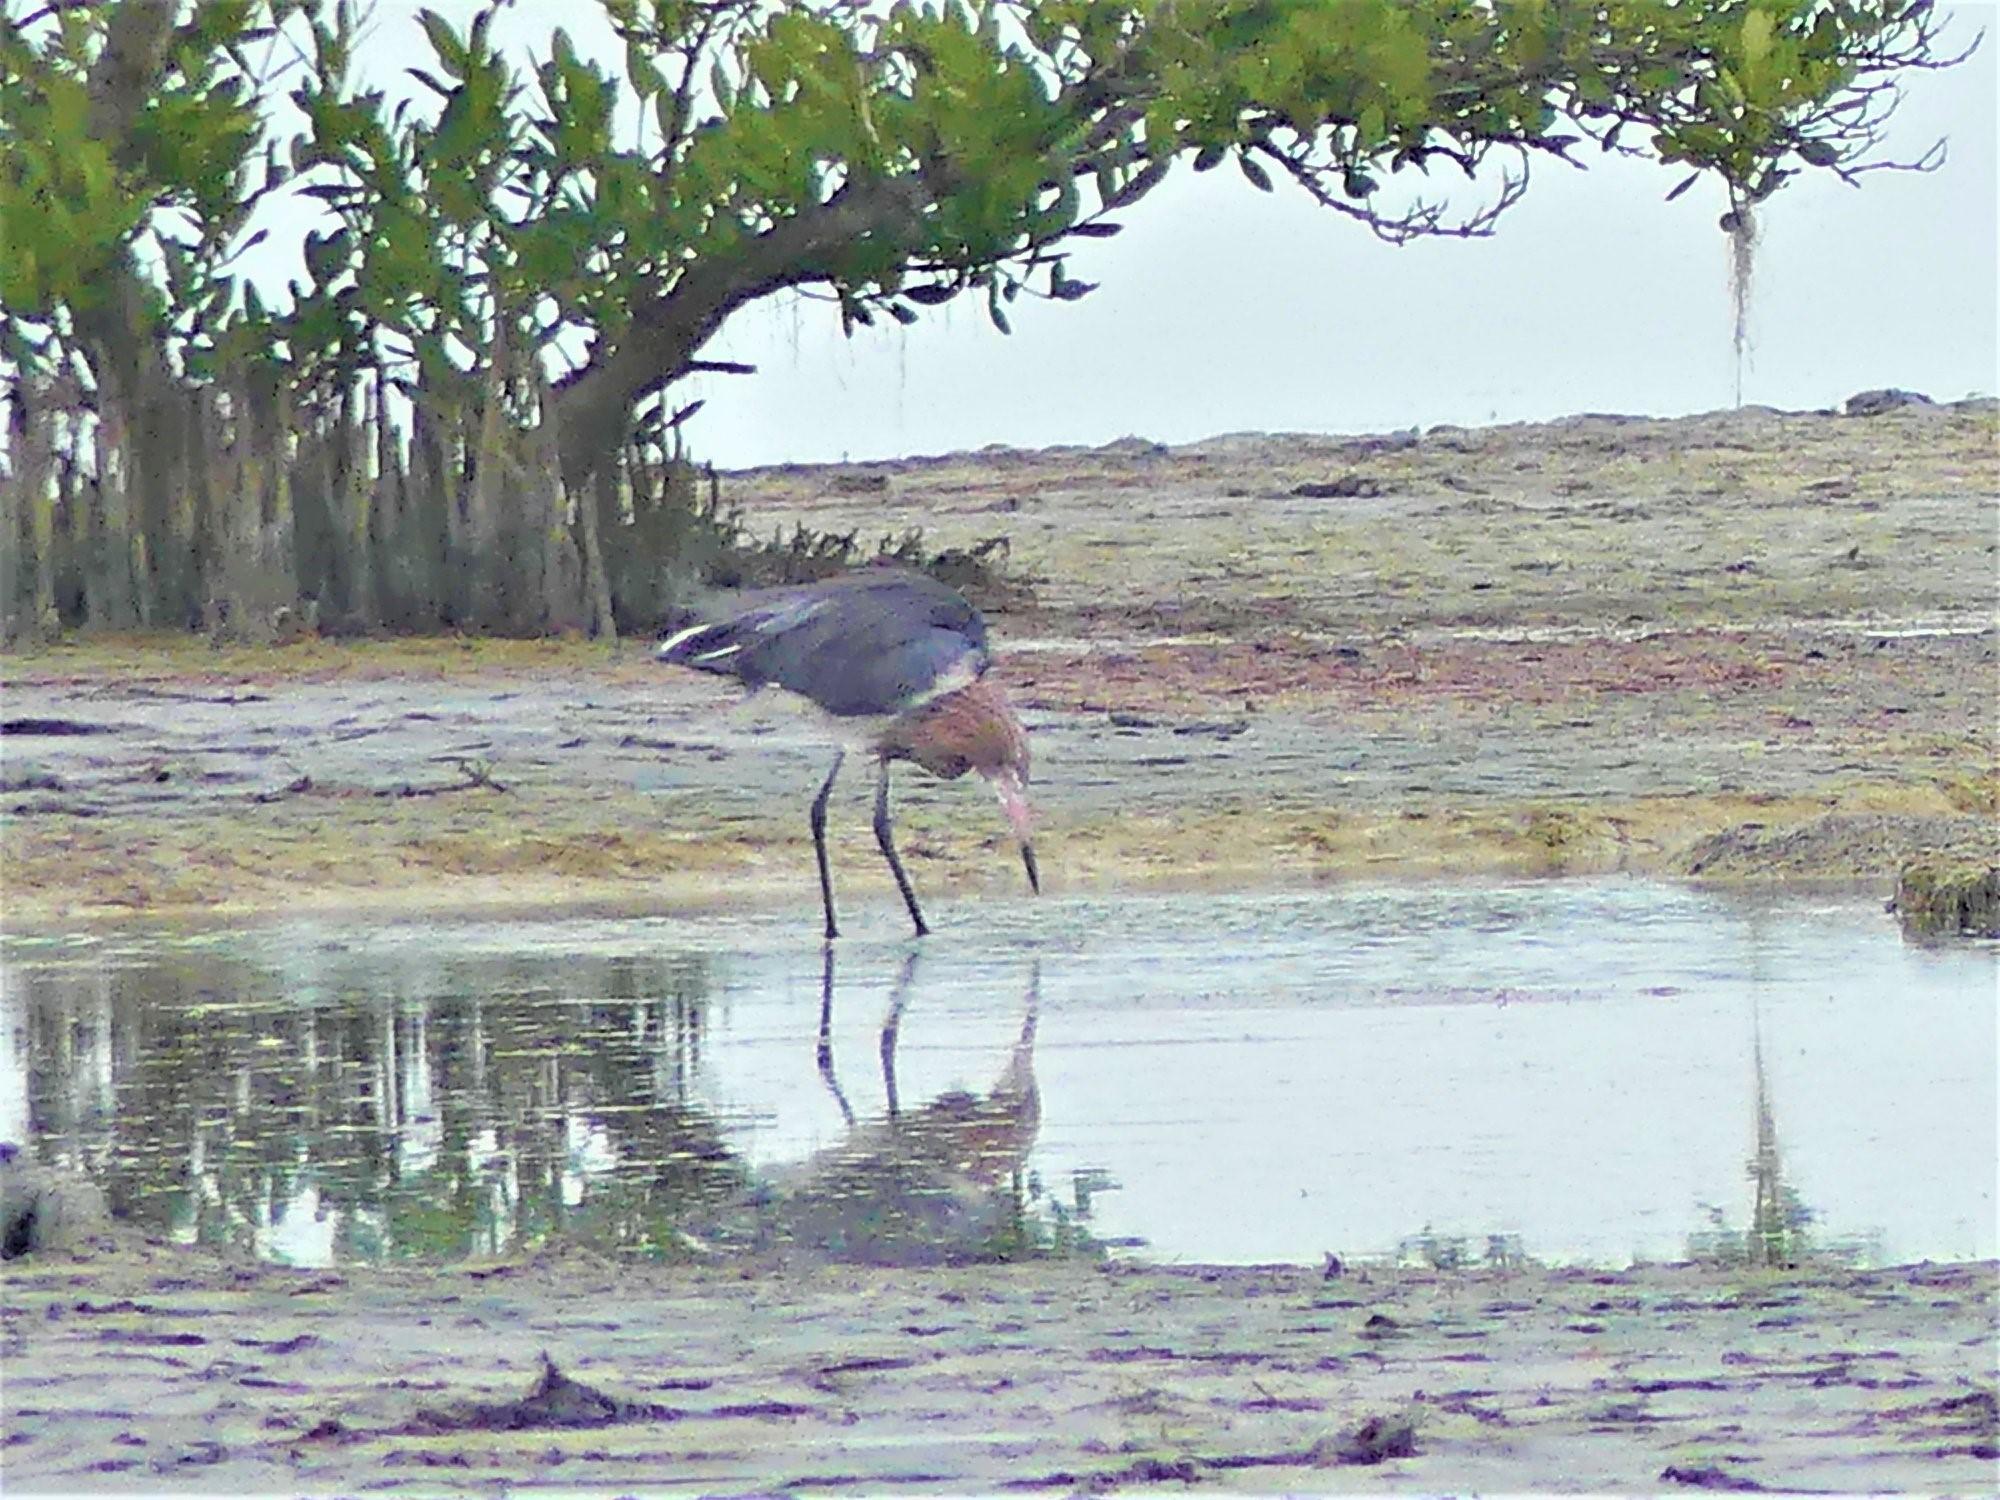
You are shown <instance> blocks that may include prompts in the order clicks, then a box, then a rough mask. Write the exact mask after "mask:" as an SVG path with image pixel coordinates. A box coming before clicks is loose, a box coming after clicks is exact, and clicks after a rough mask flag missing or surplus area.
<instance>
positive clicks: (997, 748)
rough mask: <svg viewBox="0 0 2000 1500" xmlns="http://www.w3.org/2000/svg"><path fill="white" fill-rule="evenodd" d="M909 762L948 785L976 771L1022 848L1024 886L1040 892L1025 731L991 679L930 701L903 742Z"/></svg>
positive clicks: (1005, 698)
mask: <svg viewBox="0 0 2000 1500" xmlns="http://www.w3.org/2000/svg"><path fill="white" fill-rule="evenodd" d="M906 744H907V746H908V750H907V753H908V754H909V756H910V758H911V759H912V760H914V761H916V762H917V764H919V765H921V766H922V767H923V768H924V769H925V770H927V771H929V772H930V773H931V774H932V775H934V776H942V777H944V778H945V779H946V780H947V781H949V780H953V779H955V778H957V777H960V776H963V775H964V774H965V773H966V772H967V771H977V772H978V773H979V774H980V775H981V776H984V777H985V778H986V779H987V781H988V782H990V783H991V784H992V787H993V791H994V793H995V795H997V796H998V797H999V799H1000V810H1001V811H1002V812H1003V813H1005V814H1006V816H1007V826H1008V827H1010V828H1012V829H1013V830H1014V837H1015V838H1016V839H1018V840H1019V841H1020V844H1021V863H1022V865H1023V867H1025V868H1026V870H1027V872H1028V885H1029V887H1030V888H1031V889H1033V890H1034V891H1035V892H1036V893H1037V894H1039V893H1040V891H1041V889H1042V876H1041V871H1040V869H1039V868H1038V867H1037V865H1036V863H1035V844H1034V818H1033V814H1032V812H1031V810H1030V808H1029V807H1028V771H1029V764H1030V759H1031V757H1030V755H1029V752H1028V731H1027V730H1026V729H1024V728H1023V727H1022V726H1021V721H1020V720H1019V719H1018V718H1016V717H1015V714H1014V706H1013V705H1012V704H1011V703H1009V702H1008V701H1007V695H1006V694H1005V693H1004V692H1002V691H1001V689H1000V685H999V684H998V683H997V682H994V681H993V680H992V679H991V678H987V677H981V678H978V679H976V680H975V681H973V682H972V683H970V684H969V685H967V686H965V687H963V688H960V689H959V690H958V691H957V692H954V693H950V694H947V695H946V696H944V697H942V698H938V699H936V700H934V701H933V702H932V703H930V704H929V705H927V706H926V707H925V709H924V710H923V711H922V713H921V715H920V717H919V718H918V719H917V721H916V722H915V723H914V724H913V725H912V726H911V729H910V731H909V732H908V734H907V737H906Z"/></svg>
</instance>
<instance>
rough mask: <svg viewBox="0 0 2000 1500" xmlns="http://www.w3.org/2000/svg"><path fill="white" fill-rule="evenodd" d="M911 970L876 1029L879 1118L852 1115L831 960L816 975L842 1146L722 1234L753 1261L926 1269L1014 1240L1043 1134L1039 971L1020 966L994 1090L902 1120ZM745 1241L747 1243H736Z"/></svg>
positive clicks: (822, 1066)
mask: <svg viewBox="0 0 2000 1500" xmlns="http://www.w3.org/2000/svg"><path fill="white" fill-rule="evenodd" d="M918 966H919V959H918V957H917V955H916V954H911V955H910V957H909V958H908V959H907V960H906V961H905V962H904V964H903V968H902V972H901V973H900V974H898V975H897V978H896V982H895V986H894V988H893V990H892V991H891V994H890V1000H889V1010H888V1014H887V1015H886V1017H885V1018H884V1020H883V1023H882V1037H881V1063H882V1085H883V1093H884V1097H885V1099H886V1101H887V1107H886V1109H885V1111H884V1113H883V1114H882V1115H881V1117H880V1118H876V1119H868V1118H863V1117H859V1116H857V1115H856V1114H855V1112H854V1108H853V1106H852V1105H851V1104H849V1102H848V1099H847V1094H846V1091H845V1090H844V1089H843V1088H842V1087H841V1084H840V1075H839V1070H838V1068H837V1066H836V1062H835V1057H834V1049H833V1005H834V989H835V984H834V956H833V947H832V945H831V944H829V945H828V946H827V949H826V957H825V964H824V968H823V969H822V971H821V987H820V1018H819V1037H818V1052H819V1071H820V1076H821V1078H823V1079H824V1080H825V1082H826V1086H827V1089H828V1091H829V1092H830V1093H831V1094H832V1095H833V1099H834V1102H835V1104H836V1105H838V1107H839V1109H840V1113H841V1116H842V1118H843V1119H844V1120H845V1121H846V1122H847V1135H846V1138H845V1139H844V1140H842V1141H841V1142H840V1144H838V1145H836V1146H832V1147H828V1148H827V1149H825V1150H823V1151H820V1152H818V1153H817V1154H815V1155H813V1156H811V1157H809V1158H807V1159H806V1160H805V1161H804V1162H801V1163H799V1164H798V1165H797V1166H795V1167H792V1168H790V1169H788V1170H786V1171H783V1172H781V1173H779V1174H776V1175H775V1176H774V1177H772V1178H771V1179H769V1180H768V1181H767V1182H766V1183H765V1184H763V1185H762V1186H761V1187H760V1189H759V1190H758V1191H757V1192H756V1193H755V1194H754V1195H753V1200H752V1201H749V1202H746V1203H745V1204H743V1205H742V1208H743V1209H744V1210H745V1211H746V1215H747V1217H748V1219H749V1222H748V1223H747V1224H746V1223H745V1222H744V1219H743V1217H741V1216H738V1217H736V1218H735V1222H733V1223H731V1224H730V1225H728V1226H727V1227H725V1228H724V1229H723V1230H722V1235H723V1238H725V1239H726V1240H733V1241H736V1242H737V1245H738V1246H741V1247H742V1248H748V1249H753V1250H766V1251H769V1250H779V1251H788V1252H799V1253H804V1254H808V1255H817V1256H821V1257H825V1258H828V1259H833V1260H846V1261H862V1262H867V1263H870V1264H882V1265H934V1264H938V1263H941V1262H949V1261H963V1260H976V1259H983V1258H988V1257H991V1256H993V1255H996V1254H1002V1253H1005V1248H1006V1246H1008V1245H1009V1244H1012V1243H1015V1242H1016V1241H1017V1240H1018V1239H1019V1237H1020V1230H1021V1222H1022V1215H1023V1212H1024V1209H1023V1195H1024V1190H1023V1180H1022V1179H1023V1167H1024V1164H1025V1162H1026V1161H1027V1157H1028V1152H1029V1149H1030V1148H1031V1147H1032V1146H1033V1145H1034V1141H1035V1135H1036V1132H1037V1130H1038V1129H1039V1128H1040V1125H1041V1096H1040V1093H1039V1092H1038V1091H1037V1089H1036V1086H1035V1069H1034V1050H1035V1022H1036V1013H1037V1009H1038V1007H1039V1004H1040V998H1041V965H1040V962H1039V961H1038V960H1037V961H1034V962H1032V963H1031V964H1030V967H1029V970H1028V976H1027V984H1026V988H1025V991H1024V993H1023V996H1022V1017H1021V1029H1020V1032H1019V1035H1018V1037H1017V1038H1016V1040H1015V1043H1014V1046H1013V1049H1012V1051H1011V1053H1010V1054H1009V1056H1008V1059H1007V1062H1006V1065H1005V1066H1004V1067H1003V1068H1002V1069H1001V1071H1000V1074H999V1076H998V1077H997V1078H996V1079H995V1080H994V1083H993V1086H992V1087H991V1088H990V1089H988V1090H987V1091H986V1092H985V1093H983V1094H973V1093H968V1092H966V1091H965V1090H962V1089H953V1090H950V1091H948V1092H946V1093H944V1094H941V1095H939V1096H938V1097H937V1098H935V1099H933V1100H931V1101H930V1102H928V1103H926V1104H923V1105H921V1106H919V1107H917V1108H914V1109H905V1108H904V1107H903V1101H902V1097H901V1094H900V1092H899V1090H898V1088H897V1084H896V1042H897V1036H898V1033H899V1030H900V1028H901V1025H902V1020H903V1014H904V1011H905V1010H906V1009H907V1007H908V1005H909V1003H910V1000H911V997H912V995H913V994H914V993H915V992H916V980H917V974H918ZM746 1239H747V1241H748V1243H747V1244H746V1243H745V1241H746Z"/></svg>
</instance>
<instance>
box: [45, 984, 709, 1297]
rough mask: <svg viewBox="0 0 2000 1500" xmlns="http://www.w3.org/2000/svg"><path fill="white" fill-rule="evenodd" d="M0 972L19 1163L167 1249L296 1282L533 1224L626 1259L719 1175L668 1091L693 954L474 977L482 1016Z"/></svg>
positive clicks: (703, 1115) (459, 1005) (694, 1017)
mask: <svg viewBox="0 0 2000 1500" xmlns="http://www.w3.org/2000/svg"><path fill="white" fill-rule="evenodd" d="M14 977H15V979H16V980H17V981H18V985H19V989H18V990H17V993H16V997H15V999H16V1005H15V1006H14V1007H13V1009H14V1013H15V1015H16V1016H17V1017H18V1018H19V1020H18V1022H17V1024H19V1025H21V1026H22V1028H23V1029H24V1030H25V1033H26V1035H25V1038H24V1046H23V1048H22V1051H23V1054H24V1056H25V1058H26V1064H27V1068H26V1071H27V1078H26V1088H25V1092H26V1094H27V1103H28V1121H27V1123H28V1133H29V1137H30V1144H31V1146H32V1149H33V1150H34V1151H35V1153H36V1154H37V1155H38V1156H39V1157H41V1158H42V1159H43V1160H47V1161H53V1162H59V1163H62V1164H65V1165H69V1166H72V1167H76V1168H79V1169H82V1170H84V1171H87V1172H89V1173H90V1174H91V1175H92V1176H94V1177H95V1178H96V1179H97V1180H98V1181H99V1182H100V1183H101V1184H102V1185H103V1186H104V1188H105V1190H106V1192H107V1194H108V1195H109V1197H110V1200H111V1203H112V1206H113V1209H114V1211H116V1212H119V1213H122V1214H125V1215H127V1216H129V1217H131V1218H133V1219H135V1220H136V1221H138V1222H140V1223H142V1224H144V1225H147V1226H148V1227H150V1228H153V1229H155V1230H158V1231H161V1232H165V1233H168V1234H170V1235H171V1236H172V1237H173V1238H175V1239H178V1240H182V1241H187V1242H196V1243H202V1244H212V1245H229V1246H232V1247H235V1248H238V1249H242V1250H248V1251H251V1252H252V1253H255V1254H257V1255H260V1256H264V1257H268V1258H274V1259H281V1260H293V1261H298V1262H301V1263H314V1264H317V1263H324V1262H327V1261H331V1260H339V1259H350V1258H352V1259H386V1258H400V1257H421V1258H458V1257H464V1256H469V1255H482V1254H497V1253H500V1252H503V1251H506V1250H510V1249H514V1248H518V1247H520V1246H522V1245H524V1244H531V1243H534V1242H536V1241H538V1240H540V1239H541V1238H543V1237H544V1236H546V1235H548V1234H550V1233H552V1232H557V1231H560V1232H562V1233H564V1234H565V1235H572V1236H577V1237H581V1238H584V1239H587V1240H590V1241H594V1242H601V1243H604V1244H607V1245H616V1246H619V1247H621V1248H626V1249H636V1250H641V1251H644V1250H649V1249H658V1248H661V1247H666V1246H670V1245H672V1244H673V1243H675V1240H674V1232H673V1225H674V1224H675V1223H676V1222H678V1220H680V1219H681V1218H683V1217H684V1216H685V1215H686V1214H687V1213H689V1212H690V1211H693V1210H695V1209H698V1208H700V1207H702V1206H704V1205H712V1204H714V1203H716V1202H719V1201H721V1200H723V1199H725V1198H727V1197H728V1196H730V1195H731V1194H733V1193H735V1192H737V1191H739V1190H740V1188H741V1186H742V1184H743V1181H744V1174H743V1170H742V1168H741V1166H740V1164H739V1163H737V1162H736V1161H735V1160H734V1159H733V1158H732V1157H731V1155H730V1153H729V1152H728V1150H727V1149H726V1147H725V1146H724V1145H723V1142H722V1136H721V1129H720V1126H719V1123H718V1122H717V1121H716V1119H715V1118H714V1117H713V1116H712V1115H711V1114H709V1113H708V1112H706V1111H704V1110H703V1109H701V1108H700V1107H698V1105H697V1104H695V1103H694V1102H693V1100H692V1097H691V1094H690V1081H691V1077H692V1074H693V1072H694V1070H695V1067H696V1066H697V1064H698V1062H699V1058H700V1051H701V1042H702V1029H703V1013H704V1007H705V1005H706V996H707V991H708V988H709V978H708V973H707V966H706V962H705V960H703V959H702V958H700V957H699V956H686V957H675V958H670V959H664V960H659V961H651V962H641V961H636V960H632V959H629V958H606V959H595V960H587V961H584V962H581V963H579V964H577V965H574V966H571V967H569V968H566V970H565V973H564V980H565V988H564V990H563V991H562V992H555V991H552V990H550V989H548V988H546V987H536V986H534V985H532V984H531V983H529V982H527V981H525V980H523V979H520V978H519V977H518V976H508V975H502V976H499V981H498V982H497V983H496V982H494V977H493V976H492V975H490V973H482V974H481V976H480V979H481V981H483V982H484V984H486V985H489V986H490V987H491V989H492V990H493V991H496V992H497V991H501V990H505V991H506V998H505V1000H504V1002H494V1001H489V1000H488V999H486V998H484V995H483V993H482V992H481V988H482V987H481V984H480V983H471V984H460V985H457V986H453V987H450V988H452V989H453V992H452V993H447V994H436V993H429V992H417V991H415V990H412V989H409V988H407V987H396V988H395V989H383V988H378V989H376V990H375V992H373V993H368V994H360V993H355V992H352V991H347V992H339V993H331V994H321V993H317V992H314V990H313V987H311V986H305V987H302V988H303V989H304V990H305V991H306V992H305V993H302V994H299V995H297V996H295V997H292V998H287V997H285V996H283V995H280V994H278V993H276V992H275V991H276V990H277V984H276V982H275V981H274V979H273V976H272V975H270V974H269V973H268V972H266V971H264V970H262V969H259V968H257V967H255V966H254V965H251V964H247V963H244V962H241V961H236V960H230V959H225V958H221V957H217V956H212V955H202V954H195V955H179V956H175V957H169V958H162V959H160V960H158V961H156V962H153V963H149V964H147V965H146V966H144V967H141V968H119V967H106V968H103V969H88V968H77V967H71V968H63V969H48V970H38V969H26V970H23V971H19V972H17V974H16V975H15V976H14ZM398 989H400V990H402V992H397V991H398Z"/></svg>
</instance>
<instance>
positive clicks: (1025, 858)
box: [993, 771, 1042, 896]
mask: <svg viewBox="0 0 2000 1500" xmlns="http://www.w3.org/2000/svg"><path fill="white" fill-rule="evenodd" d="M993 790H994V792H995V793H997V794H998V795H999V798H1000V810H1001V811H1002V812H1004V813H1006V815H1007V824H1008V826H1009V827H1010V828H1012V829H1013V830H1014V837H1015V838H1017V839H1019V840H1020V841H1021V867H1022V868H1023V869H1024V870H1026V871H1027V872H1028V889H1029V890H1031V891H1033V892H1034V893H1035V894H1036V895H1037V896H1039V895H1041V893H1042V872H1041V869H1040V867H1039V866H1037V865H1036V863H1035V840H1034V826H1033V825H1034V816H1033V814H1032V813H1031V812H1030V811H1029V809H1028V794H1027V791H1026V789H1025V788H1024V787H1022V785H1021V778H1020V777H1018V776H1016V775H1015V774H1014V773H1013V772H1012V771H1001V772H1000V773H999V774H997V775H996V776H994V778H993Z"/></svg>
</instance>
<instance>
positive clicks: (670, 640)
mask: <svg viewBox="0 0 2000 1500" xmlns="http://www.w3.org/2000/svg"><path fill="white" fill-rule="evenodd" d="M710 628H711V627H710V626H709V625H708V624H707V623H705V622H704V623H703V624H700V625H690V626H688V628H687V629H686V630H681V631H676V632H675V633H674V634H672V635H670V636H668V637H667V638H666V639H665V640H664V641H661V642H660V644H659V645H657V646H655V647H654V648H653V655H655V656H657V657H660V658H662V659H664V658H666V657H669V656H672V655H673V654H674V648H675V647H677V646H679V645H680V643H681V642H682V641H685V640H690V639H692V638H693V637H695V636H698V635H700V634H701V633H702V632H703V631H704V630H707V629H710Z"/></svg>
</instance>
